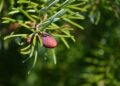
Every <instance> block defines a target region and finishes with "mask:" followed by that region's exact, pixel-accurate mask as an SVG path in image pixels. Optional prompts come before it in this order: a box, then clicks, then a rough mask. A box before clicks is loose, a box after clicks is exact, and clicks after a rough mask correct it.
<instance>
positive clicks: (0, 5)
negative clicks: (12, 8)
mask: <svg viewBox="0 0 120 86" xmlns="http://www.w3.org/2000/svg"><path fill="white" fill-rule="evenodd" d="M3 5H4V0H0V13H1V11H2V9H3Z"/></svg>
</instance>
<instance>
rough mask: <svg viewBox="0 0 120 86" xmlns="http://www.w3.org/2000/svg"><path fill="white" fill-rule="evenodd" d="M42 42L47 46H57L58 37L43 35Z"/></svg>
mask: <svg viewBox="0 0 120 86" xmlns="http://www.w3.org/2000/svg"><path fill="white" fill-rule="evenodd" d="M42 43H43V46H44V47H46V48H55V47H56V46H57V41H56V39H55V38H54V37H53V36H50V35H49V34H43V35H42Z"/></svg>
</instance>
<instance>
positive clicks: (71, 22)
mask: <svg viewBox="0 0 120 86" xmlns="http://www.w3.org/2000/svg"><path fill="white" fill-rule="evenodd" d="M63 20H65V21H67V22H68V23H70V24H72V25H74V26H76V27H78V28H80V29H82V30H83V29H84V27H83V26H81V25H79V24H77V23H75V22H73V21H72V20H70V19H67V18H63Z"/></svg>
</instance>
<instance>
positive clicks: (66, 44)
mask: <svg viewBox="0 0 120 86" xmlns="http://www.w3.org/2000/svg"><path fill="white" fill-rule="evenodd" d="M61 40H62V41H63V43H64V44H65V46H66V47H67V48H70V46H69V44H68V43H67V41H66V40H65V39H64V38H63V37H61Z"/></svg>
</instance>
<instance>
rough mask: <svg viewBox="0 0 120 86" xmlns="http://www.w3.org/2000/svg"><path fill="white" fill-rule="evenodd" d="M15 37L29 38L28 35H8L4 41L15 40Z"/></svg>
mask: <svg viewBox="0 0 120 86" xmlns="http://www.w3.org/2000/svg"><path fill="white" fill-rule="evenodd" d="M14 37H25V38H26V37H27V34H16V35H8V36H6V37H5V38H4V40H7V39H9V38H14Z"/></svg>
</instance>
